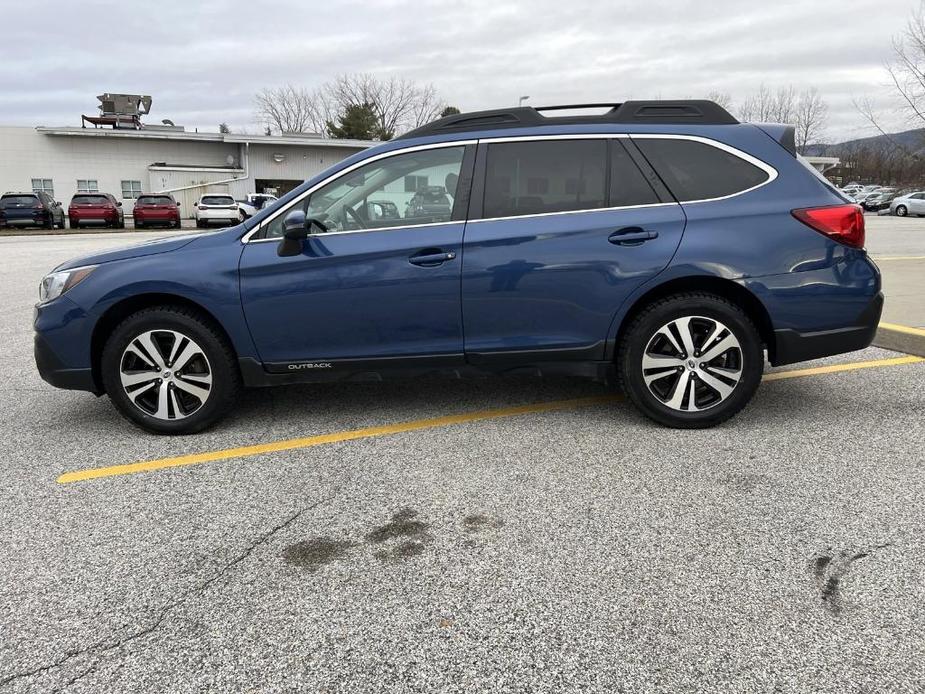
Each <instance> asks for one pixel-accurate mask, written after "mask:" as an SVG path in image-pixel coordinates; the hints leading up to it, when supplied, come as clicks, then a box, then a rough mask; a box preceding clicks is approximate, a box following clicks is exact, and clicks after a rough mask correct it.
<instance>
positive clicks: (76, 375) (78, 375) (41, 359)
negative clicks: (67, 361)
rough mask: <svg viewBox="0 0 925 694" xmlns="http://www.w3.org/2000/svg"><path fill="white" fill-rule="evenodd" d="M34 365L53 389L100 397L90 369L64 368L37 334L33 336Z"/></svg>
mask: <svg viewBox="0 0 925 694" xmlns="http://www.w3.org/2000/svg"><path fill="white" fill-rule="evenodd" d="M35 365H36V367H37V368H38V370H39V376H41V377H42V380H43V381H45V382H46V383H49V384H51V385H53V386H54V387H55V388H65V389H67V390H87V391H90V392H91V393H94V394H96V395H102V392H101V391H100V389H99V388H98V387H97V385H96V383H95V382H94V380H93V372H92V370H91V369H71V368H68V367H66V366H65V365H64V363H63V362H62V361H61V359H60V358H59V357H58V355H57V354H55V351H54V350H53V349H52V348H51V346H50V345H49V344H48V342H47V341H46V340H45V338H44V337H42V336H41V335H39V334H36V335H35Z"/></svg>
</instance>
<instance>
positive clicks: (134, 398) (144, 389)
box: [125, 381, 157, 404]
mask: <svg viewBox="0 0 925 694" xmlns="http://www.w3.org/2000/svg"><path fill="white" fill-rule="evenodd" d="M156 385H157V381H151V382H150V383H148V384H147V385H144V386H142V387H141V388H138V389H137V390H133V391H132V392H131V393H129V391H128V388H126V389H125V392H126V394H127V395H128V396H129V397H130V398H131V399H132V402H134V403H136V404H137V402H138V397H139V396H140V395H144V394H145V393H147V392H148V391H149V390H151V389H152V388H153V387H155V386H156Z"/></svg>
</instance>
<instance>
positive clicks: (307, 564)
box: [283, 537, 354, 573]
mask: <svg viewBox="0 0 925 694" xmlns="http://www.w3.org/2000/svg"><path fill="white" fill-rule="evenodd" d="M353 546H354V543H353V542H347V541H346V540H332V539H331V538H329V537H314V538H312V539H310V540H303V541H301V542H296V543H294V544H291V545H289V546H288V547H286V549H284V550H283V559H284V560H285V561H286V562H287V563H288V564H292V565H293V566H298V567H299V568H302V569H307V570H308V571H310V572H311V573H314V572H315V571H317V570H318V569H320V568H321V567H322V566H325V565H326V564H330V563H331V562H333V561H337V560H339V559H343V558H344V557H345V556H346V554H347V550H349V549H350V548H351V547H353Z"/></svg>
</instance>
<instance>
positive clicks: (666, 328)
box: [617, 293, 764, 429]
mask: <svg viewBox="0 0 925 694" xmlns="http://www.w3.org/2000/svg"><path fill="white" fill-rule="evenodd" d="M617 367H618V371H619V375H620V382H621V384H622V386H623V389H624V391H625V392H626V394H627V396H628V397H629V399H630V400H631V401H632V402H633V403H634V404H635V405H636V406H637V407H638V408H639V409H640V410H641V411H642V412H643V413H644V414H645V415H646V416H648V417H649V418H651V419H653V420H655V421H656V422H659V423H660V424H664V425H666V426H670V427H676V428H682V429H698V428H705V427H711V426H715V425H717V424H720V423H721V422H724V421H726V420H727V419H729V418H731V417H733V416H734V415H735V414H737V413H738V412H739V411H740V410H741V409H742V408H744V407H745V406H746V405H747V404H748V402H749V401H750V400H751V399H752V396H753V395H754V394H755V391H756V389H757V388H758V384H759V383H760V381H761V374H762V372H763V371H764V353H763V349H762V345H761V338H760V336H759V334H758V330H757V329H756V328H755V326H754V324H753V323H752V321H751V320H750V319H749V317H748V316H747V315H746V314H745V312H744V311H743V310H742V309H741V308H740V307H739V306H737V305H736V304H734V303H732V302H730V301H728V300H726V299H724V298H722V297H720V296H717V295H713V294H701V293H685V294H676V295H674V296H670V297H667V298H665V299H662V300H660V301H657V302H655V303H653V304H652V305H650V306H649V307H647V308H646V309H644V310H643V311H642V312H641V313H640V314H639V315H638V316H636V318H635V319H634V320H633V321H632V324H631V325H630V327H629V328H628V330H627V332H626V334H625V336H624V337H623V338H622V340H621V343H620V350H619V353H618V356H617Z"/></svg>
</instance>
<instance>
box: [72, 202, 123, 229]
mask: <svg viewBox="0 0 925 694" xmlns="http://www.w3.org/2000/svg"><path fill="white" fill-rule="evenodd" d="M67 216H68V221H69V222H70V225H71V229H80V227H82V226H105V227H111V228H113V229H124V228H125V216H124V213H123V212H122V203H121V202H119V201H118V200H116V198H115V196H114V195H111V194H110V193H77V194H76V195H75V196H74V197H73V198H71V204H70V206H68V208H67Z"/></svg>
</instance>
